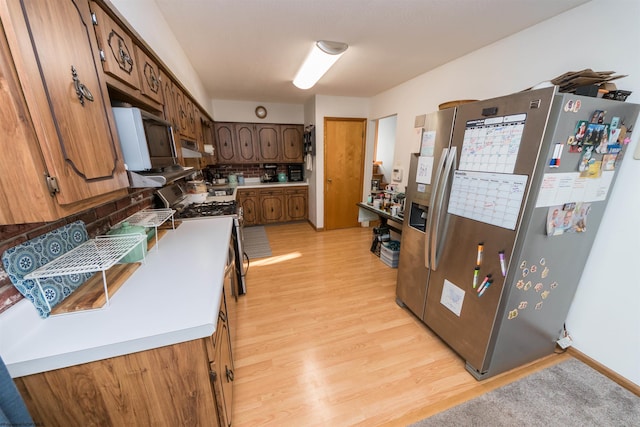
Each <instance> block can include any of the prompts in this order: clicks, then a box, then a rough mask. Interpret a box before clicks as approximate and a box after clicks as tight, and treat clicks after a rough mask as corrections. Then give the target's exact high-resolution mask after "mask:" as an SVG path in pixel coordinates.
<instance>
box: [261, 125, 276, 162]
mask: <svg viewBox="0 0 640 427" xmlns="http://www.w3.org/2000/svg"><path fill="white" fill-rule="evenodd" d="M256 135H257V137H258V155H259V161H261V162H266V163H276V162H279V161H280V160H282V157H281V155H280V152H281V150H280V146H281V145H282V143H281V136H280V125H262V124H259V125H256Z"/></svg>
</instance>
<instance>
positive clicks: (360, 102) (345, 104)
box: [309, 95, 375, 228]
mask: <svg viewBox="0 0 640 427" xmlns="http://www.w3.org/2000/svg"><path fill="white" fill-rule="evenodd" d="M325 117H349V118H367V117H369V99H368V98H353V97H344V96H322V95H317V96H316V97H315V118H314V121H315V124H316V158H315V165H314V173H313V181H309V186H310V187H314V193H315V196H316V197H315V203H316V206H314V212H313V213H312V212H311V206H309V219H310V220H311V219H312V218H313V219H314V220H315V222H314V221H313V220H312V223H313V224H314V225H315V226H316V227H317V228H324V118H325ZM374 132H375V124H374V123H373V122H369V123H368V125H367V142H366V144H367V145H366V146H367V151H366V153H365V157H366V158H365V168H364V176H371V164H372V162H373V140H374V136H375V135H374ZM365 181H367V180H365ZM364 184H366V187H367V188H368V187H369V184H370V183H368V182H365V183H364ZM364 187H365V185H363V192H364Z"/></svg>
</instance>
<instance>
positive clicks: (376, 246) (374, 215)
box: [357, 202, 404, 256]
mask: <svg viewBox="0 0 640 427" xmlns="http://www.w3.org/2000/svg"><path fill="white" fill-rule="evenodd" d="M357 205H358V221H360V222H362V221H372V220H376V219H380V227H387V228H388V229H389V230H393V231H395V232H396V233H398V234H401V233H402V222H403V221H404V220H403V218H402V217H399V216H396V215H391V214H390V213H389V212H387V211H383V210H382V209H376V208H374V207H373V206H371V205H368V204H366V203H362V202H360V203H357ZM388 221H393V222H395V223H399V224H400V228H397V227H394V226H392V225H389V224H388ZM381 243H382V242H381V241H380V239H379V236H378V235H377V229H375V228H374V229H373V241H372V242H371V252H373V253H374V254H376V255H378V256H380V245H381Z"/></svg>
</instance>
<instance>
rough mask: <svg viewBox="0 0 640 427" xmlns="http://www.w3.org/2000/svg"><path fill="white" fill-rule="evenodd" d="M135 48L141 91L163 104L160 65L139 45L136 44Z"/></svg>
mask: <svg viewBox="0 0 640 427" xmlns="http://www.w3.org/2000/svg"><path fill="white" fill-rule="evenodd" d="M134 50H135V52H136V64H137V65H138V77H139V79H140V93H142V94H143V95H144V96H146V97H148V98H150V99H152V100H154V101H156V102H158V103H160V104H162V102H163V100H162V87H161V85H160V69H159V68H158V65H157V64H156V63H155V62H154V61H153V60H152V59H151V58H149V56H148V55H147V54H146V53H145V52H144V51H143V50H142V49H140V48H139V47H138V46H135V47H134Z"/></svg>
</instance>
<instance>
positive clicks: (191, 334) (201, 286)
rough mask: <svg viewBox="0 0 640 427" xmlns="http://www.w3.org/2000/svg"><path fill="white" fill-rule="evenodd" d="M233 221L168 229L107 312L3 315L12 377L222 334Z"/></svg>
mask: <svg viewBox="0 0 640 427" xmlns="http://www.w3.org/2000/svg"><path fill="white" fill-rule="evenodd" d="M231 226H232V219H231V218H229V217H219V218H211V219H202V220H198V221H183V222H182V224H181V225H180V226H179V227H178V228H177V229H176V230H169V231H168V232H167V233H166V235H165V236H164V237H163V238H162V239H161V240H160V242H159V245H158V246H156V247H154V248H153V249H152V250H151V251H150V252H149V253H148V254H147V257H146V261H145V263H144V264H143V265H142V266H140V267H139V268H138V269H137V270H136V271H135V272H134V273H133V274H132V275H131V277H130V278H129V279H127V281H126V282H125V283H124V284H123V285H122V287H121V288H120V289H119V290H118V291H117V292H116V293H115V294H114V295H112V296H110V300H111V304H110V306H109V307H105V308H103V309H101V310H94V311H84V312H75V313H71V314H65V315H57V316H51V317H49V318H47V319H41V318H40V317H39V316H38V314H37V313H36V310H35V308H34V307H33V305H32V304H31V302H30V301H28V300H26V299H24V300H22V301H20V302H18V303H17V304H15V305H14V306H13V307H11V308H10V309H8V310H7V311H5V312H4V313H2V314H0V356H2V359H3V360H4V363H5V364H6V365H7V368H8V370H9V373H10V374H11V376H12V377H14V378H16V377H21V376H25V375H30V374H35V373H39V372H45V371H49V370H53V369H58V368H64V367H67V366H73V365H78V364H81V363H87V362H92V361H96V360H101V359H106V358H109V357H114V356H121V355H124V354H130V353H135V352H138V351H143V350H149V349H152V348H157V347H162V346H166V345H171V344H176V343H180V342H185V341H190V340H194V339H199V338H203V337H207V336H210V335H211V334H213V333H214V332H215V328H216V325H217V320H218V308H219V306H220V296H221V293H222V286H223V280H224V271H225V266H226V260H227V255H228V250H229V240H230V238H231Z"/></svg>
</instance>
